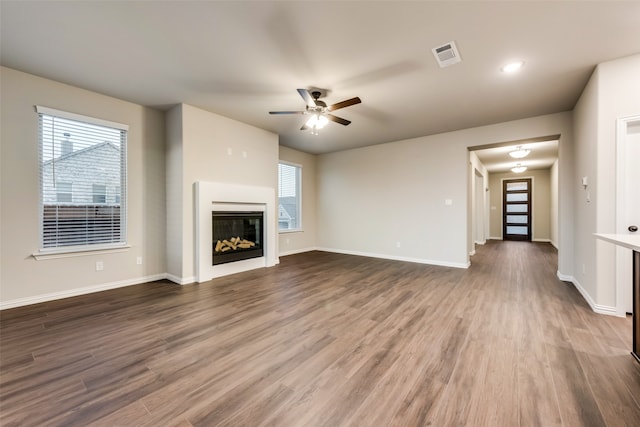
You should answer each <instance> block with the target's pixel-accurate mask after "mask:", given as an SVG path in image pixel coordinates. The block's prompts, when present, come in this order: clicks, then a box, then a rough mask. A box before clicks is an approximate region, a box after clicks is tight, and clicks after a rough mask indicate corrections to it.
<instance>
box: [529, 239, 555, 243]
mask: <svg viewBox="0 0 640 427" xmlns="http://www.w3.org/2000/svg"><path fill="white" fill-rule="evenodd" d="M531 241H532V242H540V243H551V240H549V239H531Z"/></svg>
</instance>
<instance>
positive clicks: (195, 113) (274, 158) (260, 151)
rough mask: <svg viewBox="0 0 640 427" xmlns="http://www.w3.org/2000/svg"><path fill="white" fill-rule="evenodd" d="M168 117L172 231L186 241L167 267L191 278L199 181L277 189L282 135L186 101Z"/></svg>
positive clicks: (181, 279) (173, 237) (173, 238)
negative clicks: (280, 136) (279, 136)
mask: <svg viewBox="0 0 640 427" xmlns="http://www.w3.org/2000/svg"><path fill="white" fill-rule="evenodd" d="M167 117H168V120H167V127H168V132H167V133H168V135H169V142H168V144H167V147H168V150H169V151H168V153H167V159H168V160H167V182H168V184H167V187H168V191H167V217H168V219H169V221H168V222H167V236H168V241H169V242H170V243H171V242H175V243H176V244H177V245H179V246H181V250H180V251H179V252H178V251H173V250H171V251H169V252H168V257H169V258H168V260H167V266H168V267H170V268H171V270H169V271H168V273H169V275H170V278H171V280H174V281H176V282H177V283H191V282H193V281H194V280H195V272H196V266H195V240H194V236H195V234H194V233H195V225H194V215H195V213H194V200H195V195H194V184H195V183H196V182H197V181H209V182H219V183H225V182H226V183H232V184H240V185H255V186H262V187H270V188H272V189H274V194H275V193H276V192H277V185H278V136H277V135H276V134H273V133H271V132H267V131H264V130H262V129H258V128H256V127H254V126H250V125H247V124H244V123H241V122H238V121H236V120H231V119H228V118H226V117H222V116H220V115H217V114H214V113H211V112H209V111H205V110H202V109H199V108H196V107H193V106H191V105H187V104H181V105H178V106H176V107H174V108H173V109H172V110H170V111H169V112H168V113H167ZM169 189H171V190H169ZM274 203H275V201H274ZM174 219H175V221H174ZM275 221H277V218H275V217H274V222H275Z"/></svg>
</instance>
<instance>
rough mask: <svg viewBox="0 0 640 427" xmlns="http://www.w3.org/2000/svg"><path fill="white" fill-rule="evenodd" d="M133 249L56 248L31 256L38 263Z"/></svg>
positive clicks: (123, 246)
mask: <svg viewBox="0 0 640 427" xmlns="http://www.w3.org/2000/svg"><path fill="white" fill-rule="evenodd" d="M129 249H131V245H119V246H116V247H106V246H102V247H99V246H98V247H96V248H90V247H86V246H83V247H82V248H78V249H75V250H74V249H68V248H67V249H65V248H64V247H60V248H56V249H55V250H51V251H48V250H42V251H40V252H34V253H33V254H31V256H32V257H34V258H35V259H36V260H38V261H42V260H47V259H57V258H73V257H78V256H87V255H102V254H112V253H116V252H126V251H128V250H129Z"/></svg>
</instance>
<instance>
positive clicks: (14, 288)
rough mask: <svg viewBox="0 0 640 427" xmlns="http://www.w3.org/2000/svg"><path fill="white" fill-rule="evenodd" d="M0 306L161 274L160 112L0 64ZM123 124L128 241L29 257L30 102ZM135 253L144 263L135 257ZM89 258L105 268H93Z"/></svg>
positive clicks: (34, 231)
mask: <svg viewBox="0 0 640 427" xmlns="http://www.w3.org/2000/svg"><path fill="white" fill-rule="evenodd" d="M0 73H1V78H0V88H1V92H2V100H1V108H2V117H1V118H0V123H1V128H2V130H1V144H2V145H1V153H2V156H1V165H2V169H1V174H0V179H1V184H0V188H1V193H0V200H1V202H2V203H1V208H0V209H1V215H0V234H1V236H2V238H1V246H0V247H1V254H0V260H1V262H0V265H1V266H2V268H1V272H0V298H1V303H0V307H2V308H6V307H12V306H18V305H25V304H29V303H35V302H39V301H44V300H49V299H55V298H62V297H65V296H71V295H77V294H82V293H87V292H91V291H96V290H102V289H108V288H113V287H118V286H124V285H128V284H133V283H141V282H145V281H147V280H153V279H156V278H158V277H163V276H164V272H165V233H164V224H165V187H164V181H165V175H164V170H165V164H164V151H165V150H164V129H163V127H164V121H163V114H162V113H161V112H159V111H156V110H153V109H150V108H145V107H142V106H140V105H135V104H132V103H129V102H125V101H121V100H118V99H115V98H111V97H108V96H104V95H101V94H97V93H94V92H90V91H87V90H83V89H79V88H76V87H73V86H69V85H65V84H62V83H58V82H54V81H52V80H47V79H43V78H40V77H36V76H33V75H30V74H26V73H22V72H19V71H16V70H12V69H9V68H5V67H2V68H0ZM35 105H42V106H46V107H51V108H55V109H58V110H63V111H68V112H72V113H77V114H82V115H85V116H91V117H96V118H100V119H105V120H110V121H114V122H118V123H123V124H128V125H129V133H128V149H127V160H128V190H127V193H128V195H127V196H128V200H127V201H128V205H127V206H128V224H127V225H128V243H129V244H130V245H131V248H130V249H128V250H126V251H123V252H110V253H103V254H99V255H97V254H90V253H89V254H84V255H83V256H80V255H78V256H72V257H67V258H55V259H45V260H40V261H36V260H35V259H34V258H33V257H32V256H31V254H33V253H34V252H37V251H38V249H39V246H40V227H39V216H38V215H39V214H38V212H39V207H38V206H39V179H38V167H39V166H38V115H37V113H36V112H35V109H34V106H35ZM138 256H142V258H143V264H142V265H137V264H136V258H137V257H138ZM96 261H102V262H103V263H104V270H103V271H99V272H97V271H96V270H95V263H96Z"/></svg>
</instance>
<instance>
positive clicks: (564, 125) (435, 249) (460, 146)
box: [317, 113, 573, 269]
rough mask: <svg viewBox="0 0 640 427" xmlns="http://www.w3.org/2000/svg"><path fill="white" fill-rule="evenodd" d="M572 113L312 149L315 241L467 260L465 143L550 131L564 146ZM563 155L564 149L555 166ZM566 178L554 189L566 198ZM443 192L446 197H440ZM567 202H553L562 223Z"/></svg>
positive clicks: (439, 260) (441, 260)
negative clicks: (326, 150)
mask: <svg viewBox="0 0 640 427" xmlns="http://www.w3.org/2000/svg"><path fill="white" fill-rule="evenodd" d="M571 118H572V115H571V113H560V114H552V115H547V116H540V117H533V118H529V119H523V120H517V121H513V122H507V123H500V124H496V125H491V126H483V127H479V128H473V129H466V130H462V131H457V132H449V133H445V134H440V135H432V136H425V137H421V138H415V139H410V140H405V141H397V142H393V143H388V144H381V145H376V146H372V147H366V148H359V149H354V150H347V151H341V152H338V153H331V154H323V155H320V156H318V166H317V167H318V178H317V179H318V182H317V186H318V193H317V195H318V238H317V241H318V246H319V247H323V248H326V249H330V250H335V251H338V252H346V253H357V254H366V255H372V256H381V257H386V258H395V259H406V260H412V261H418V262H429V263H435V264H443V265H452V266H458V267H464V266H466V265H468V262H469V257H468V246H469V234H468V233H467V230H468V228H469V225H468V224H469V216H468V204H469V203H468V199H467V198H468V182H469V179H470V178H469V166H468V165H469V154H468V151H467V147H472V146H478V145H486V144H492V143H496V142H501V141H513V140H519V139H525V138H531V137H538V136H540V135H552V134H556V133H557V134H560V135H561V138H560V146H561V150H564V152H565V153H566V152H569V151H570V147H571V143H572V128H571ZM570 162H571V158H570V156H567V155H564V156H563V157H562V158H561V160H560V170H562V169H563V168H564V164H565V163H567V164H568V163H570ZM566 170H571V168H570V166H567V168H566ZM565 182H566V183H568V182H569V181H568V180H566V181H564V180H561V185H560V188H559V195H560V198H563V197H564V198H566V199H570V198H571V195H570V194H569V192H568V188H567V186H566V185H565ZM447 199H449V200H451V202H452V204H451V205H446V204H445V200H447ZM571 208H572V206H571V204H566V203H565V204H561V205H560V206H559V211H560V216H561V218H562V220H561V222H560V224H562V225H563V226H564V225H566V226H567V228H570V226H571V218H572V216H573V215H572V211H571ZM569 238H572V233H571V230H570V229H569V230H565V233H564V234H561V236H560V248H561V252H560V253H559V263H560V266H561V267H560V268H564V269H567V268H568V265H569V264H570V263H569V262H567V261H568V260H569V259H570V252H569V253H563V252H562V248H563V247H564V246H563V242H564V241H565V240H567V239H569ZM397 242H400V247H398V246H397ZM566 247H570V245H567V246H566Z"/></svg>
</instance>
